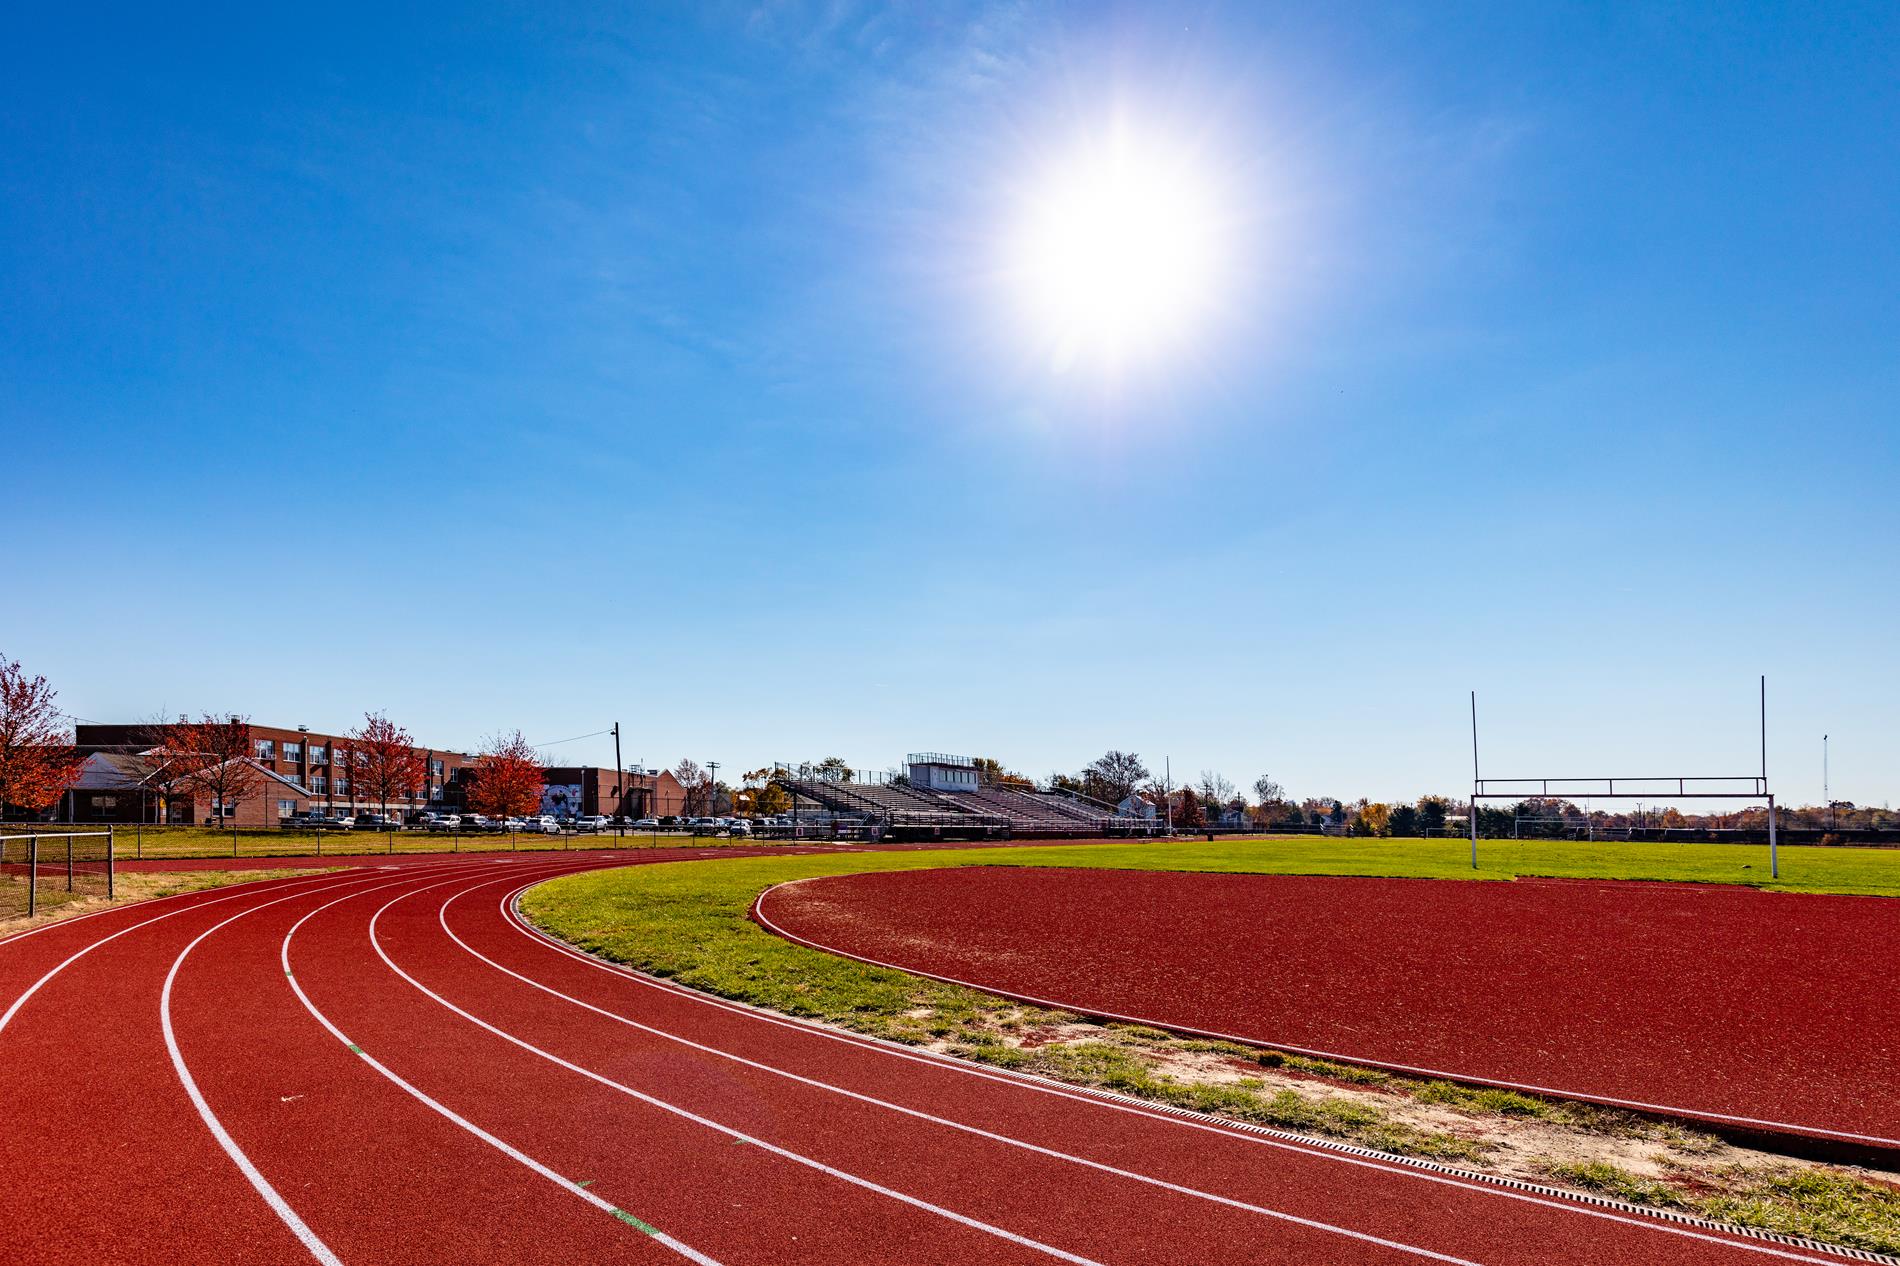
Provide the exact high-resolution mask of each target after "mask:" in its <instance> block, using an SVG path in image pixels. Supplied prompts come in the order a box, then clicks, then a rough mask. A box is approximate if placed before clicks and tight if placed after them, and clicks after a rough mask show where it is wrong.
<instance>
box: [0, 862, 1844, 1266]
mask: <svg viewBox="0 0 1900 1266" xmlns="http://www.w3.org/2000/svg"><path fill="white" fill-rule="evenodd" d="M688 855H690V854H688ZM722 855H725V856H731V855H733V854H732V852H731V851H729V850H722ZM666 859H667V855H665V854H660V855H646V856H643V857H641V858H639V859H636V860H639V861H658V860H666ZM629 860H630V859H629V858H628V857H627V856H626V855H625V854H612V855H595V856H585V855H579V854H573V855H568V856H565V857H554V856H548V855H538V856H519V857H483V858H460V859H431V860H429V861H418V862H416V863H414V864H407V865H401V866H398V867H396V868H395V869H385V868H382V867H380V866H366V867H360V868H356V869H353V870H350V871H345V872H342V873H333V874H320V875H309V876H300V877H293V878H285V879H275V880H266V881H260V882H257V883H253V884H246V885H241V886H237V887H233V888H224V889H217V890H213V891H211V892H205V893H192V894H186V895H183V896H180V897H175V898H168V899H165V900H162V901H155V902H149V903H145V904H142V905H138V906H132V907H127V908H122V909H116V910H112V911H109V912H107V913H104V914H100V915H95V916H92V917H90V918H84V919H74V920H70V921H67V922H63V923H55V924H50V925H48V926H46V927H44V928H42V929H39V930H36V931H34V932H31V933H28V934H26V935H23V936H18V937H15V938H12V939H10V940H8V941H4V942H0V1008H4V1009H0V1061H4V1065H3V1066H4V1067H5V1068H6V1069H7V1070H8V1076H7V1077H5V1078H4V1079H0V1093H3V1094H4V1096H5V1102H4V1103H0V1120H4V1122H5V1127H6V1128H5V1130H4V1132H0V1166H4V1172H5V1173H6V1174H7V1176H8V1180H9V1183H10V1185H11V1187H12V1189H13V1190H15V1191H20V1192H32V1193H33V1198H32V1199H30V1200H19V1201H15V1202H13V1203H12V1205H11V1206H10V1207H9V1213H8V1224H7V1228H6V1232H5V1235H6V1237H7V1239H6V1242H7V1246H8V1251H9V1257H10V1259H12V1260H21V1261H33V1262H42V1263H44V1262H51V1263H68V1262H71V1263H80V1262H85V1263H112V1262H125V1263H131V1262H141V1263H142V1262H154V1261H188V1262H225V1261H232V1262H235V1261H243V1262H247V1263H265V1264H275V1263H307V1262H310V1261H313V1260H314V1261H317V1262H321V1263H338V1262H348V1263H415V1264H418V1266H420V1264H421V1263H444V1262H456V1263H556V1262H562V1263H568V1262H603V1261H629V1262H642V1261H650V1262H679V1261H682V1260H684V1261H690V1262H697V1263H718V1264H723V1266H737V1264H739V1263H747V1264H753V1263H757V1264H760V1266H767V1264H776V1263H813V1264H816V1263H823V1264H825V1266H857V1264H860V1263H901V1264H902V1266H928V1264H936V1263H942V1264H944V1266H949V1264H951V1263H956V1264H958V1266H966V1264H984V1263H1009V1264H1016V1263H1048V1262H1052V1261H1054V1262H1069V1263H1078V1264H1087V1263H1103V1264H1111V1263H1112V1264H1115V1266H1121V1264H1124V1263H1126V1264H1134V1263H1157V1264H1158V1263H1170V1264H1180V1263H1202V1262H1214V1261H1220V1262H1232V1263H1287V1264H1291V1263H1300V1264H1302V1266H1307V1264H1311V1263H1327V1264H1329V1266H1364V1264H1372V1263H1381V1264H1383V1263H1419V1262H1451V1263H1486V1264H1494V1263H1532V1262H1535V1263H1550V1264H1554V1266H1577V1264H1582V1263H1621V1264H1627V1266H1665V1264H1670V1266H1674V1264H1681V1263H1691V1264H1695V1266H1700V1264H1703V1263H1709V1264H1721V1266H1740V1264H1743V1263H1762V1262H1770V1261H1802V1262H1830V1261H1836V1260H1839V1259H1836V1258H1833V1257H1831V1256H1829V1255H1825V1254H1820V1253H1815V1252H1811V1251H1807V1250H1801V1249H1796V1248H1790V1247H1786V1246H1781V1245H1775V1244H1770V1243H1765V1242H1759V1241H1750V1240H1744V1239H1740V1238H1736V1237H1731V1236H1728V1235H1724V1234H1719V1233H1711V1232H1708V1231H1705V1230H1701V1229H1698V1228H1693V1227H1686V1226H1677V1225H1672V1224H1669V1223H1666V1222H1661V1221H1656V1220H1652V1219H1648V1218H1643V1217H1635V1216H1629V1215H1627V1214H1623V1213H1619V1212H1616V1211H1614V1210H1609V1209H1600V1208H1592V1207H1590V1206H1588V1205H1584V1204H1580V1203H1572V1202H1568V1201H1564V1200H1558V1199H1551V1198H1548V1197H1545V1196H1541V1195H1537V1194H1534V1193H1529V1192H1519V1191H1513V1190H1509V1189H1506V1188H1503V1187H1497V1186H1490V1185H1487V1184H1484V1183H1481V1182H1474V1181H1468V1180H1465V1179H1462V1178H1458V1177H1455V1176H1450V1175H1444V1174H1438V1173H1433V1172H1429V1171H1424V1170H1420V1169H1415V1168H1410V1167H1406V1166H1402V1165H1395V1164H1389V1163H1386V1162H1382V1161H1378V1160H1372V1159H1367V1158H1363V1157H1358V1156H1353V1155H1349V1154H1345V1153H1342V1152H1339V1151H1336V1150H1328V1149H1325V1148H1320V1147H1312V1146H1307V1145H1304V1144H1300V1143H1296V1142H1289V1141H1286V1140H1282V1139H1278V1138H1273V1137H1269V1136H1265V1135H1262V1134H1259V1133H1250V1132H1247V1131H1243V1130H1240V1129H1234V1128H1229V1127H1227V1126H1223V1125H1219V1124H1214V1123H1209V1122H1206V1121H1203V1120H1199V1119H1189V1118H1183V1117H1176V1116H1169V1115H1167V1114H1164V1113H1159V1112H1155V1111H1152V1110H1149V1109H1146V1108H1142V1107H1138V1106H1131V1105H1126V1104H1120V1103H1116V1102H1114V1101H1111V1100H1108V1099H1105V1098H1102V1097H1098V1096H1092V1095H1089V1094H1086V1093H1082V1092H1078V1091H1073V1090H1068V1089H1064V1088H1060V1087H1052V1086H1046V1085H1041V1084H1037V1083H1034V1082H1031V1081H1028V1080H1026V1079H1022V1078H1017V1077H1013V1076H1010V1075H1008V1074H1004V1073H999V1072H996V1071H994V1070H988V1069H982V1068H979V1067H976V1066H973V1065H963V1064H959V1063H956V1062H954V1061H950V1060H946V1059H943V1058H940V1057H937V1056H933V1055H929V1054H926V1053H922V1052H917V1051H909V1050H904V1049H902V1048H896V1047H889V1046H885V1045H883V1044H880V1043H877V1042H873V1041H870V1040H866V1039H862V1038H858V1037H854V1036H851V1035H846V1034H840V1033H835V1032H831V1031H828V1030H824V1029H820V1028H816V1027H814V1026H810V1025H806V1024H802V1023H799V1022H796V1021H791V1020H787V1019H784V1018H781V1017H776V1016H770V1015H766V1014H763V1013H759V1012H755V1011H751V1010H748V1009H746V1008H743V1007H739V1006H735V1005H733V1004H730V1003H724V1002H721V1001H718V1000H716V999H711V998H707V997H705V996H703V995H699V994H694V993H691V992H689V991H687V990H684V989H681V988H679V987H676V986H673V985H670V984H667V983H665V982H662V981H657V980H652V979H649V978H646V977H642V976H638V975H635V974H632V973H628V972H625V971H621V970H619V969H616V968H612V967H609V966H607V965H605V964H602V963H599V962H597V961H595V960H593V959H589V958H587V957H585V956H584V955H581V954H578V953H576V952H574V951H572V950H570V949H567V948H566V947H563V946H559V945H557V944H555V943H553V942H550V941H548V940H547V939H545V938H543V937H541V936H540V935H538V934H537V933H535V932H534V931H533V930H532V929H529V928H527V927H526V926H525V925H523V924H522V923H521V922H520V920H519V919H518V918H517V917H516V916H515V914H514V912H513V906H512V901H511V898H512V896H513V895H514V894H515V893H517V892H519V891H520V890H521V889H523V888H524V887H526V886H528V885H530V884H532V883H533V882H536V881H538V880H540V879H542V878H546V877H549V876H552V875H556V874H560V873H564V872H567V871H573V870H579V869H584V868H587V867H594V866H606V865H625V864H628V862H629Z"/></svg>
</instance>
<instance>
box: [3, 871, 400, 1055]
mask: <svg viewBox="0 0 1900 1266" xmlns="http://www.w3.org/2000/svg"><path fill="white" fill-rule="evenodd" d="M367 878H370V876H367V875H334V874H324V875H310V876H306V877H298V878H292V879H285V880H282V881H271V880H265V881H263V882H265V883H271V882H277V883H278V886H279V887H289V886H290V885H291V884H302V883H306V882H308V883H310V885H311V886H310V887H308V888H301V889H299V890H298V891H299V892H321V891H323V890H324V889H325V888H328V887H334V886H336V885H338V884H347V883H357V882H361V881H362V880H364V879H367ZM316 881H322V882H316ZM235 887H236V891H233V892H228V893H226V894H225V895H224V896H222V897H214V898H212V899H211V900H209V901H199V902H195V903H193V904H192V905H188V906H184V907H182V908H181V909H177V910H170V911H167V912H166V913H164V914H155V915H153V916H152V917H151V918H149V919H141V920H140V921H139V922H137V923H134V924H132V925H130V926H129V927H123V928H120V929H119V930H118V931H117V932H113V933H111V934H109V935H106V936H102V937H100V938H99V939H98V940H95V941H91V942H89V943H87V944H86V945H84V946H82V947H81V948H79V949H77V950H75V951H74V952H73V953H71V954H69V955H67V956H66V958H65V959H63V960H62V961H61V962H59V963H58V964H57V965H56V966H54V967H53V968H52V970H50V971H48V972H47V973H46V974H45V975H44V976H41V977H40V978H39V979H38V980H36V981H34V982H33V983H32V985H30V986H29V987H28V988H27V990H26V992H24V993H22V994H21V995H20V996H19V997H18V998H15V999H14V1000H13V1005H12V1006H10V1007H8V1008H7V1009H6V1011H5V1012H4V1013H0V1033H4V1032H5V1031H6V1027H7V1025H9V1024H11V1023H12V1022H13V1017H14V1016H16V1015H18V1014H19V1012H20V1008H21V1007H24V1006H25V1005H26V1004H27V1000H28V999H30V998H32V997H33V995H34V994H36V993H38V992H39V991H40V990H41V989H42V988H44V987H45V985H46V984H47V982H49V981H50V980H52V979H53V977H55V976H57V975H59V974H60V973H61V972H63V971H65V970H66V969H67V968H68V967H71V966H72V965H73V964H74V963H76V962H78V961H79V960H80V959H82V958H84V957H85V956H86V955H88V954H90V953H92V952H93V951H94V950H96V949H98V948H99V947H100V946H101V945H107V944H110V943H111V942H113V941H116V940H118V939H119V938H120V937H122V936H124V935H126V934H127V933H128V932H136V931H138V930H139V929H140V928H142V927H150V926H151V925H152V924H154V923H158V922H161V921H163V920H165V919H171V918H176V917H177V916H178V915H181V914H189V913H191V912H192V911H193V910H202V909H204V908H205V907H206V906H215V905H222V904H223V903H224V902H226V901H235V900H237V899H238V898H239V897H254V896H256V895H258V893H259V892H260V891H263V892H270V891H275V889H259V888H255V887H252V886H251V885H250V884H238V885H236V886H235ZM198 895H200V894H198V893H190V892H187V893H180V894H179V896H182V897H195V896H198ZM99 913H100V914H110V913H112V911H109V910H101V911H99ZM83 917H85V918H91V917H92V916H91V915H85V916H83ZM78 921H79V920H78V919H71V920H68V922H71V923H77V922H78ZM57 926H59V925H58V924H48V925H47V927H49V928H50V927H57ZM34 930H35V931H38V932H44V931H46V930H47V928H35V929H34ZM22 935H25V934H24V933H22Z"/></svg>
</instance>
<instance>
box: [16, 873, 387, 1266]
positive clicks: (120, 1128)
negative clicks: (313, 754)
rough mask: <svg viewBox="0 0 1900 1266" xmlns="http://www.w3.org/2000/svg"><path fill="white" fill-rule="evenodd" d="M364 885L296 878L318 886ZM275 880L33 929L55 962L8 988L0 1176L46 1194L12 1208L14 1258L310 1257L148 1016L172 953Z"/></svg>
mask: <svg viewBox="0 0 1900 1266" xmlns="http://www.w3.org/2000/svg"><path fill="white" fill-rule="evenodd" d="M372 881H373V879H372V877H370V876H366V875H326V876H316V877H311V879H309V880H308V881H302V882H304V883H305V884H306V886H307V887H308V888H310V889H311V890H313V891H319V892H320V891H324V890H330V891H334V890H335V889H336V888H339V887H348V886H350V885H352V884H364V883H368V882H372ZM281 892H282V885H279V884H262V885H257V886H255V887H247V888H243V889H238V890H230V891H220V892H218V893H216V894H213V895H214V896H215V897H216V898H217V899H216V900H215V901H213V900H204V901H196V902H186V903H174V906H173V908H169V909H165V910H160V911H152V910H150V909H149V908H148V907H145V906H138V907H131V908H129V909H127V910H125V911H113V912H110V913H113V914H121V915H126V916H134V917H120V918H115V919H101V920H98V921H97V922H96V923H95V926H94V928H93V929H92V932H93V934H92V936H91V938H90V939H89V940H87V941H85V942H84V943H78V944H75V943H73V941H72V940H71V939H69V938H67V937H61V938H37V939H39V940H40V942H41V945H40V946H39V947H38V948H39V949H41V950H44V948H45V946H46V945H49V944H54V943H56V941H57V942H58V944H59V949H60V951H62V952H61V953H60V956H59V960H58V961H55V962H54V963H53V964H52V965H51V968H49V969H48V971H47V972H42V973H41V974H40V975H39V976H37V977H36V978H35V982H34V985H33V987H32V992H31V993H30V994H27V995H25V996H19V995H16V996H15V997H14V999H13V1000H12V1002H11V1003H10V1005H9V1009H8V1010H9V1016H10V1018H9V1023H8V1025H7V1027H6V1029H5V1030H4V1031H0V1061H4V1064H5V1067H6V1068H7V1070H8V1076H7V1077H6V1078H5V1079H4V1081H0V1087H3V1088H4V1089H3V1090H0V1113H3V1114H4V1119H5V1121H6V1126H7V1128H6V1129H5V1130H0V1172H4V1173H6V1174H7V1177H8V1181H9V1183H11V1184H13V1185H14V1187H15V1190H17V1191H21V1192H34V1193H38V1195H39V1196H40V1197H41V1198H36V1199H29V1200H18V1201H15V1202H12V1203H11V1204H10V1206H9V1214H8V1235H9V1237H11V1238H12V1239H13V1241H14V1242H15V1243H16V1244H19V1245H25V1246H32V1250H33V1251H32V1253H31V1254H30V1255H29V1257H27V1258H22V1259H20V1260H29V1259H30V1260H39V1261H47V1262H85V1263H106V1262H115V1263H116V1262H126V1263H149V1262H150V1261H152V1260H153V1257H154V1246H155V1245H172V1246H174V1249H175V1250H184V1251H187V1252H188V1254H189V1255H192V1256H194V1257H195V1259H196V1260H205V1261H247V1262H261V1263H309V1262H310V1261H312V1257H311V1255H310V1253H309V1252H308V1250H307V1249H306V1248H305V1247H304V1246H303V1245H302V1244H300V1243H299V1242H298V1241H297V1240H296V1238H295V1237H294V1235H292V1234H291V1233H290V1232H289V1231H288V1230H287V1229H286V1228H285V1227H284V1225H283V1224H282V1223H281V1222H280V1221H279V1220H278V1219H277V1218H276V1217H274V1216H273V1215H272V1214H271V1212H270V1211H269V1209H268V1208H267V1207H266V1206H265V1205H264V1204H263V1203H262V1202H260V1201H259V1200H257V1199H256V1197H255V1196H254V1195H252V1194H251V1193H250V1191H249V1190H248V1189H246V1188H245V1187H244V1184H243V1181H242V1179H241V1178H240V1176H239V1174H238V1171H237V1170H236V1169H235V1168H234V1167H233V1166H232V1164H231V1161H230V1159H229V1158H228V1157H227V1156H226V1155H225V1154H224V1153H223V1151H222V1150H221V1149H220V1148H219V1147H218V1146H217V1144H216V1142H215V1141H214V1139H213V1138H212V1136H211V1135H210V1134H209V1133H207V1132H206V1130H205V1129H204V1127H203V1125H202V1123H201V1122H200V1120H199V1119H198V1117H197V1115H196V1114H195V1113H194V1112H193V1110H192V1108H191V1105H190V1104H189V1102H188V1100H187V1098H186V1096H185V1095H184V1094H183V1093H182V1091H181V1088H180V1086H179V1083H178V1081H177V1078H176V1076H175V1073H174V1071H173V1069H172V1066H171V1063H170V1060H169V1058H168V1057H167V1054H166V1051H165V1048H164V1044H163V1041H162V1037H161V1033H160V1030H159V1026H158V1023H157V998H158V997H159V994H160V991H161V989H162V986H163V978H164V976H165V973H166V972H167V971H168V970H169V968H170V966H171V964H172V962H173V961H174V959H175V957H176V955H177V953H178V952H179V951H180V950H181V949H182V948H183V947H184V946H185V945H187V944H189V943H190V942H191V941H192V940H193V939H194V938H195V937H197V936H198V935H199V934H200V933H202V932H203V931H204V930H205V929H206V928H207V927H209V926H211V925H213V924H215V923H216V922H218V921H219V920H220V919H222V918H224V917H226V916H228V915H229V914H230V913H231V912H232V911H233V910H236V909H242V908H246V907H247V906H249V905H252V904H255V903H261V902H263V901H267V900H271V899H274V898H275V896H276V895H278V894H280V893H281ZM189 895H192V896H199V895H202V894H189ZM137 911H143V912H144V913H143V916H136V915H135V914H134V912H137ZM154 915H156V916H157V917H153V916H154ZM74 922H75V923H76V922H77V921H74ZM60 926H61V925H58V924H54V925H49V928H48V930H49V931H50V930H53V929H57V928H59V927H60ZM102 1122H103V1123H107V1126H106V1128H101V1124H102ZM187 1246H189V1247H188V1249H187Z"/></svg>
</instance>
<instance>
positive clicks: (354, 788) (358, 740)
mask: <svg viewBox="0 0 1900 1266" xmlns="http://www.w3.org/2000/svg"><path fill="white" fill-rule="evenodd" d="M349 769H350V796H351V798H352V799H354V798H356V797H357V796H358V795H359V793H360V794H361V795H362V798H363V799H365V800H373V801H375V802H376V803H377V804H379V805H381V806H382V811H383V816H384V817H388V816H389V802H390V801H391V800H400V799H402V798H403V797H405V796H417V795H418V794H419V792H420V790H421V788H423V787H425V786H427V785H428V782H429V758H428V757H427V756H424V755H423V754H422V752H421V751H419V750H418V749H417V747H416V745H415V741H414V740H413V739H411V738H410V737H409V731H407V730H405V729H403V728H402V727H401V726H400V725H397V724H396V723H395V722H393V721H391V720H390V719H389V718H388V717H386V716H384V715H383V714H382V713H380V712H366V713H364V714H363V727H362V728H361V729H358V730H351V731H350V751H349Z"/></svg>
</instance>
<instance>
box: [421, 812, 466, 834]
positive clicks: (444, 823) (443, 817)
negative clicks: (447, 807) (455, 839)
mask: <svg viewBox="0 0 1900 1266" xmlns="http://www.w3.org/2000/svg"><path fill="white" fill-rule="evenodd" d="M428 818H429V822H428V826H429V829H430V830H431V831H459V830H461V829H462V815H461V814H459V813H432V814H429V815H428Z"/></svg>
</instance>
